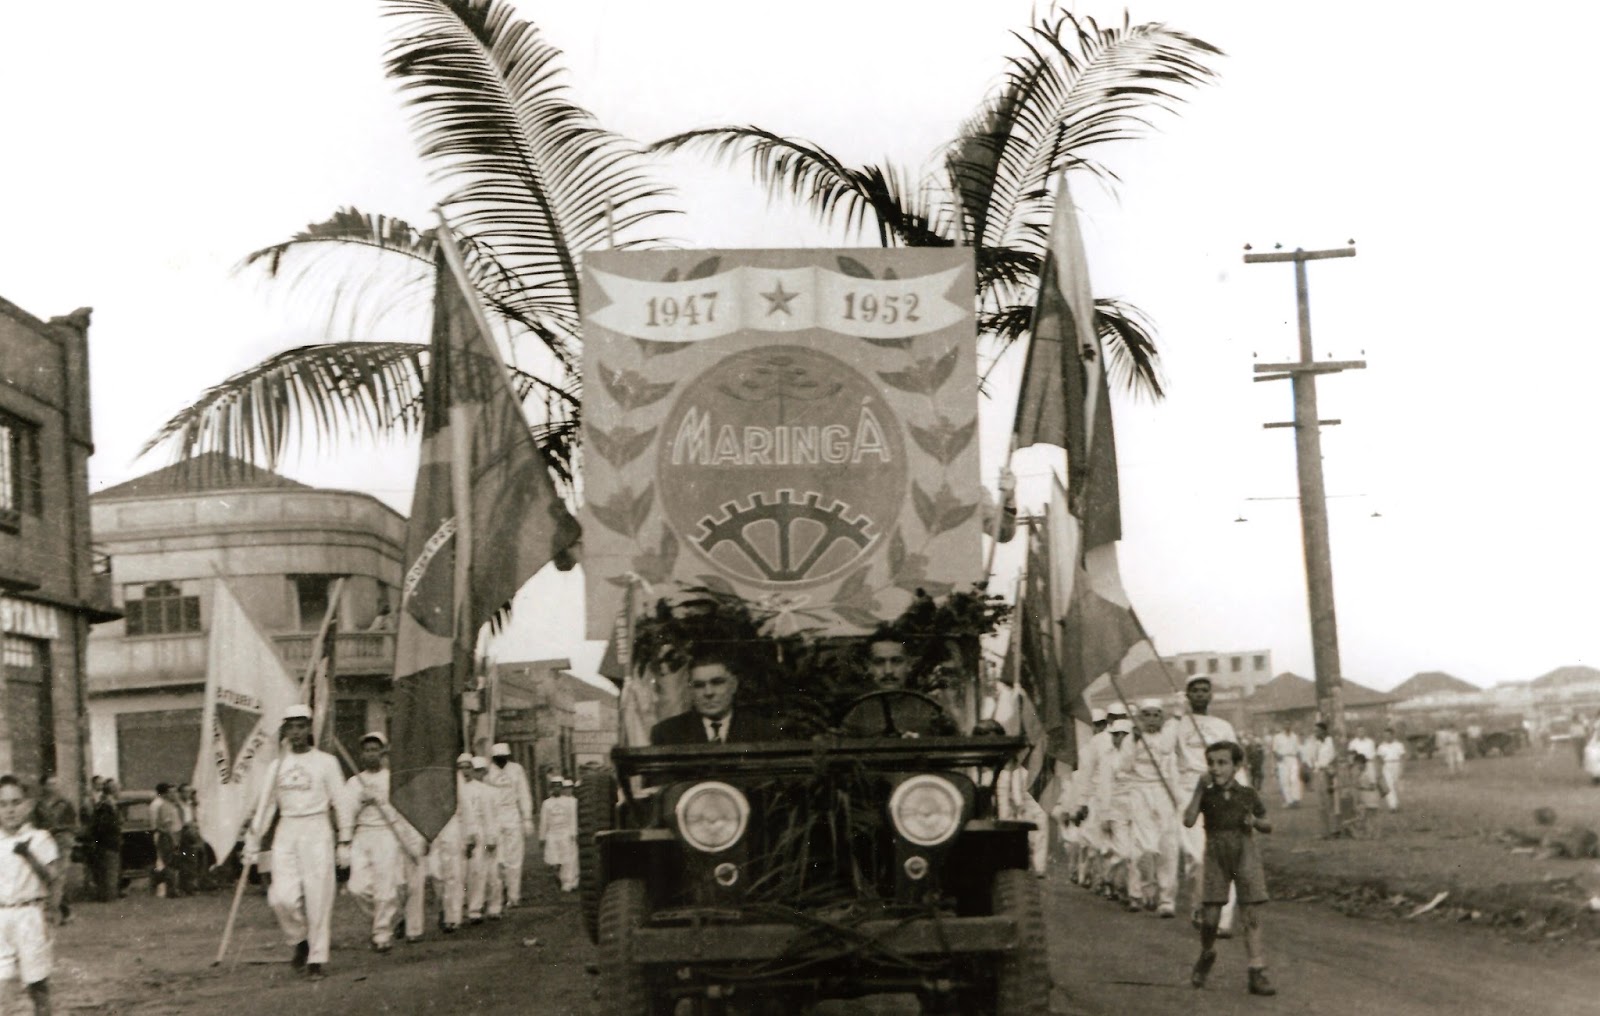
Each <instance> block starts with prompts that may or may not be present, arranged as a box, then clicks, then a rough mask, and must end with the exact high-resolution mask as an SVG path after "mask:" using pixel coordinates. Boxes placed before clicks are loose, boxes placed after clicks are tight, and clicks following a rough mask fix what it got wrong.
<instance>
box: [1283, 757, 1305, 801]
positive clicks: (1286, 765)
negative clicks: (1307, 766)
mask: <svg viewBox="0 0 1600 1016" xmlns="http://www.w3.org/2000/svg"><path fill="white" fill-rule="evenodd" d="M1303 789H1304V788H1303V787H1302V786H1301V785H1300V759H1299V758H1298V757H1297V756H1294V755H1286V756H1283V757H1281V758H1279V759H1278V791H1279V792H1280V793H1281V794H1283V803H1284V804H1285V805H1290V804H1299V803H1300V793H1301V791H1302V790H1303Z"/></svg>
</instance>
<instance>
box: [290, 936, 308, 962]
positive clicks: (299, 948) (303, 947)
mask: <svg viewBox="0 0 1600 1016" xmlns="http://www.w3.org/2000/svg"><path fill="white" fill-rule="evenodd" d="M310 955H311V943H310V942H307V941H305V940H303V939H302V940H301V941H300V942H299V943H298V944H297V945H296V946H295V947H294V955H293V956H291V957H289V964H290V966H292V967H294V968H295V969H296V970H299V969H300V968H301V967H303V966H305V965H306V957H308V956H310Z"/></svg>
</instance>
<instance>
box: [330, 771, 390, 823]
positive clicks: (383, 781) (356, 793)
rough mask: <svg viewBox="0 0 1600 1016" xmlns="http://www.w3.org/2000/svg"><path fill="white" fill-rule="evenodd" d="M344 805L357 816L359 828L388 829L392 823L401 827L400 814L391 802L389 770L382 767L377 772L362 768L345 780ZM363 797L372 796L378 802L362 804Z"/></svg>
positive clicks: (356, 820) (356, 821)
mask: <svg viewBox="0 0 1600 1016" xmlns="http://www.w3.org/2000/svg"><path fill="white" fill-rule="evenodd" d="M344 796H345V804H344V806H345V807H346V808H348V809H350V814H351V815H352V816H354V818H355V827H356V828H357V829H388V828H390V826H391V825H392V826H393V827H394V828H396V829H398V828H399V827H400V816H399V815H398V814H396V812H395V810H394V807H393V806H392V805H391V804H390V803H389V770H387V769H380V770H378V771H377V772H375V773H369V772H367V771H366V770H362V771H361V772H359V773H356V774H355V775H354V776H352V777H350V778H349V779H348V780H346V781H345V784H344ZM363 797H370V798H372V799H373V800H375V801H376V802H377V803H376V804H362V803H361V799H362V798H363Z"/></svg>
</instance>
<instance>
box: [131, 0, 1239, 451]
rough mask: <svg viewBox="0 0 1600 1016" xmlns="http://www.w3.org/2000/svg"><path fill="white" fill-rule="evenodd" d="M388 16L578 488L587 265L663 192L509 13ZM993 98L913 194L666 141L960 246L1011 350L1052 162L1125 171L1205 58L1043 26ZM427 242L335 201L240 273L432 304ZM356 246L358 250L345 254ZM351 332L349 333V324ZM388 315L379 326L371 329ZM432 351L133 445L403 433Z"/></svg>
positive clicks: (250, 387) (1143, 377) (623, 244)
mask: <svg viewBox="0 0 1600 1016" xmlns="http://www.w3.org/2000/svg"><path fill="white" fill-rule="evenodd" d="M382 2H383V6H384V8H385V13H386V14H388V15H391V16H395V17H397V18H398V19H399V25H400V27H399V28H398V30H397V32H396V35H395V41H394V43H393V45H392V46H391V47H390V50H389V52H388V54H387V58H386V68H387V72H388V74H389V75H390V76H391V77H393V78H395V79H396V80H397V81H398V82H399V88H400V91H401V92H402V94H403V95H405V97H406V102H407V104H408V105H409V106H410V107H411V108H412V109H413V110H414V114H415V115H414V117H413V121H412V125H413V129H414V130H415V132H416V137H417V141H418V144H419V148H420V150H421V155H422V157H423V160H424V161H425V162H426V163H427V164H428V165H429V167H430V168H431V169H432V171H433V175H434V177H435V178H436V179H437V180H439V181H441V182H442V183H445V184H447V185H448V186H449V188H450V190H449V192H448V196H447V197H446V198H445V199H444V200H443V201H442V202H441V205H440V207H441V209H442V210H443V211H444V212H445V214H446V215H447V216H448V217H449V219H450V220H451V223H452V227H453V231H454V232H455V233H456V236H457V239H458V241H460V242H461V243H462V244H463V246H464V248H465V250H464V252H463V253H464V256H465V260H466V262H467V265H468V271H469V273H470V275H471V276H472V279H473V282H474V284H475V286H476V288H477V289H478V295H479V299H480V301H481V302H482V303H483V304H484V306H485V307H486V309H487V310H488V311H489V313H490V316H491V318H492V319H494V320H495V321H497V322H498V323H499V324H500V325H501V326H502V327H504V328H505V329H506V330H507V332H508V333H509V335H510V336H511V341H512V343H513V348H516V345H515V343H516V341H517V340H518V339H521V338H523V337H526V336H532V337H533V338H534V339H535V340H536V341H537V343H538V346H539V349H540V350H541V351H542V353H543V356H541V357H540V358H539V359H540V365H539V366H538V368H537V369H534V370H527V371H521V370H516V371H514V375H515V377H516V379H517V382H518V385H519V387H520V389H521V392H522V394H523V396H524V398H525V399H526V400H533V401H535V405H534V407H533V413H532V416H533V418H534V422H533V426H534V431H535V434H536V436H537V437H538V439H539V441H540V443H541V444H542V445H543V446H544V447H545V449H546V451H547V452H548V453H549V455H550V459H551V461H552V463H553V465H554V466H555V468H556V470H557V471H558V473H560V474H561V475H562V478H563V479H566V480H568V481H570V480H571V478H572V469H573V455H572V452H573V439H574V437H575V436H576V430H577V422H578V414H579V408H580V403H581V396H582V376H581V371H580V369H579V363H578V358H577V355H576V348H575V347H576V344H577V341H578V335H579V320H578V319H579V315H578V269H577V253H578V252H579V251H582V250H584V249H586V248H588V247H592V246H597V245H598V244H599V243H601V242H602V241H605V242H606V243H607V244H608V245H609V246H612V247H616V248H624V249H625V248H631V247H648V246H652V245H655V244H657V243H659V240H657V239H655V238H652V237H650V236H649V235H648V234H647V233H646V232H645V229H646V227H649V226H650V225H651V221H652V220H653V219H654V218H655V217H656V216H658V215H661V214H663V213H665V212H666V211H667V209H666V208H665V207H664V202H665V200H666V199H668V198H669V197H670V192H669V191H668V190H667V189H665V188H664V187H661V186H659V185H657V184H656V183H655V182H653V180H652V179H651V177H650V175H649V169H650V163H649V161H648V158H649V156H648V154H647V153H646V152H645V151H643V150H641V149H640V148H639V147H638V146H635V145H633V144H632V143H630V142H628V141H627V140H625V139H623V138H621V137H619V136H617V135H615V134H612V133H610V132H608V131H606V130H604V129H603V128H601V127H600V126H599V125H598V124H597V123H596V121H595V119H594V118H593V116H592V115H590V114H589V113H588V112H587V111H586V110H584V109H583V108H582V107H580V106H577V105H576V104H574V103H573V102H571V101H570V99H569V98H568V96H567V93H566V88H565V85H564V84H563V83H562V82H561V80H560V78H559V74H560V68H559V66H558V62H559V58H560V52H559V51H558V50H557V49H556V48H555V47H553V46H551V45H550V44H549V43H548V42H546V41H545V40H544V39H543V37H542V36H541V35H540V33H539V31H538V29H537V28H536V27H535V26H534V25H532V24H530V23H529V22H526V21H523V20H521V19H519V18H517V17H516V16H515V13H514V11H513V10H512V8H511V6H510V5H509V3H508V2H507V0H382ZM1018 38H1019V40H1020V41H1021V42H1022V44H1023V52H1022V53H1021V54H1020V55H1019V56H1016V57H1014V58H1012V60H1011V69H1010V72H1009V74H1008V77H1007V81H1006V84H1005V85H1004V87H1003V88H1001V89H1000V91H999V92H998V94H997V95H996V96H995V97H994V98H992V99H991V100H990V101H989V102H987V103H985V105H984V106H983V108H981V109H980V110H979V111H978V113H977V114H975V115H974V116H973V117H972V118H971V119H970V120H969V121H968V122H967V123H966V124H965V125H964V126H963V128H962V130H961V132H960V136H959V138H958V140H957V141H956V142H955V143H954V144H953V145H952V146H951V147H950V148H949V150H948V151H947V152H946V153H945V158H944V160H943V170H944V173H943V177H942V178H941V179H939V180H937V181H922V182H913V178H912V176H911V175H910V174H908V173H906V172H904V171H902V170H900V169H897V168H895V167H892V166H884V167H880V166H868V167H865V168H863V169H851V168H848V167H846V166H844V165H843V164H842V163H840V162H839V160H837V159H836V158H834V157H833V156H831V155H829V154H828V153H827V152H826V151H824V150H822V149H820V148H817V147H815V146H812V145H808V144H805V143H803V142H798V141H794V140H791V139H787V138H783V137H780V136H778V135H775V134H772V133H770V132H767V131H763V130H761V129H759V128H755V127H731V128H720V129H714V130H704V131H692V132H689V133H687V134H681V135H678V136H677V137H674V138H669V139H666V140H665V141H662V142H660V143H658V145H657V146H656V147H657V148H658V149H659V150H663V151H665V150H671V149H674V148H684V147H691V146H695V145H701V146H709V147H710V148H711V149H712V150H713V151H715V152H717V153H718V154H721V155H723V156H727V157H733V156H736V155H740V154H743V153H748V154H749V155H750V157H752V158H753V159H754V160H755V163H756V166H757V169H758V171H759V172H760V173H761V175H762V176H763V178H764V179H765V180H766V182H767V184H768V186H769V187H770V188H771V189H772V191H773V193H775V194H777V193H781V192H784V191H788V192H789V193H792V194H793V195H795V196H797V197H799V198H801V199H803V200H805V201H807V202H808V203H809V204H810V205H811V206H812V207H813V208H815V209H816V210H817V211H818V213H819V214H820V215H822V217H823V218H824V219H827V220H830V221H832V220H835V219H839V218H842V219H843V221H844V223H845V224H846V225H847V226H854V227H857V228H860V227H862V226H865V225H866V224H867V223H868V222H869V220H870V223H871V224H872V226H873V227H874V228H875V230H876V233H877V238H878V240H879V242H881V243H883V244H885V245H904V246H919V245H921V246H925V245H946V246H948V245H953V244H956V243H961V244H964V245H967V246H971V247H972V248H973V249H974V251H975V254H976V256H977V265H978V292H977V298H978V304H977V306H978V311H979V327H980V329H981V330H982V332H983V333H984V334H986V335H990V336H994V337H996V338H998V339H999V340H1001V341H1010V340H1012V339H1015V338H1016V337H1018V336H1020V335H1022V334H1025V333H1026V332H1027V329H1028V325H1029V321H1030V317H1031V313H1032V302H1033V300H1032V294H1033V288H1034V286H1035V284H1036V280H1037V278H1038V274H1039V270H1040V267H1041V265H1042V261H1043V251H1044V244H1045V241H1046V237H1045V227H1046V225H1047V223H1048V220H1049V200H1050V199H1049V195H1048V193H1047V188H1046V181H1047V180H1048V179H1049V178H1050V176H1051V174H1052V173H1053V172H1054V171H1055V170H1057V169H1060V168H1063V167H1071V168H1075V169H1087V170H1089V171H1091V172H1093V173H1095V174H1098V175H1100V176H1102V177H1106V178H1108V179H1114V174H1112V173H1111V172H1110V170H1109V169H1107V168H1106V167H1105V166H1104V165H1102V164H1100V163H1099V162H1096V161H1094V160H1093V159H1092V158H1091V157H1090V156H1091V154H1092V150H1093V149H1094V148H1095V147H1096V146H1099V145H1103V144H1105V143H1107V142H1110V141H1116V140H1122V139H1127V138H1131V137H1136V136H1138V135H1139V134H1140V133H1141V130H1142V128H1143V127H1145V126H1146V120H1145V119H1144V117H1145V116H1146V115H1148V114H1149V113H1150V112H1152V111H1159V110H1163V109H1170V108H1172V107H1173V106H1174V105H1175V104H1176V103H1177V102H1178V101H1180V98H1179V94H1178V93H1179V92H1180V91H1181V90H1184V89H1187V88H1190V87H1194V86H1197V85H1199V84H1201V83H1204V82H1205V81H1207V80H1209V79H1210V78H1211V77H1212V76H1213V72H1212V71H1210V70H1209V69H1208V68H1207V67H1206V66H1205V64H1204V62H1203V61H1204V60H1205V59H1206V58H1207V57H1209V56H1213V55H1217V54H1218V52H1219V51H1218V50H1216V49H1215V48H1213V47H1211V46H1210V45H1208V44H1206V43H1204V42H1201V41H1200V40H1198V39H1194V38H1192V37H1190V36H1187V35H1183V34H1182V33H1178V32H1175V31H1172V30H1170V29H1168V28H1166V27H1165V26H1162V25H1137V26H1134V25H1128V24H1124V25H1123V26H1122V27H1121V28H1118V29H1100V28H1099V27H1098V26H1096V25H1095V23H1094V22H1093V21H1091V20H1089V19H1087V18H1084V19H1078V18H1074V17H1072V16H1071V15H1056V16H1054V20H1050V18H1049V17H1048V16H1047V17H1043V18H1040V19H1038V20H1036V21H1035V22H1034V23H1033V24H1032V25H1030V27H1029V29H1028V30H1027V32H1026V33H1025V34H1020V35H1019V36H1018ZM434 245H435V238H434V234H433V231H432V230H431V229H425V228H419V227H417V226H414V225H412V224H410V223H407V222H405V221H404V220H402V219H399V218H397V217H394V216H386V215H381V214H369V213H366V212H363V211H361V210H359V209H356V208H353V207H346V208H341V209H338V210H336V211H335V212H334V213H333V214H332V215H331V216H329V217H328V218H326V219H325V220H323V221H321V222H317V223H314V224H312V225H310V226H307V227H306V228H305V229H304V230H302V231H301V232H299V233H297V234H295V235H294V236H293V237H291V238H290V239H288V240H286V241H284V242H282V243H278V244H274V245H272V246H269V247H266V248H263V249H261V250H258V251H256V252H254V253H252V254H250V255H249V256H248V257H247V258H246V259H245V261H244V265H246V266H249V267H252V268H256V269H259V270H262V271H264V272H265V273H266V274H267V275H268V276H269V277H272V278H285V277H286V278H290V279H294V280H299V281H305V280H308V279H309V280H318V281H326V280H327V279H328V278H329V269H330V267H331V268H332V270H333V272H334V273H335V274H337V273H343V276H342V278H341V280H340V282H339V285H338V286H337V288H336V291H335V292H336V295H335V300H336V301H338V302H350V301H355V302H357V303H359V302H360V301H361V300H362V299H363V297H364V296H365V297H371V294H372V290H373V287H374V286H375V285H380V284H382V283H384V282H387V283H388V284H389V285H390V286H392V287H395V288H392V289H385V290H384V292H386V293H389V292H398V293H406V292H409V293H411V294H413V296H415V295H416V294H419V293H420V294H426V295H430V296H431V294H430V293H429V292H428V289H427V287H428V284H429V281H430V280H431V277H432V275H431V267H432V264H433V258H434V252H435V250H434ZM352 252H356V253H368V254H372V255H374V256H373V257H371V258H362V259H359V260H353V259H352V258H351V257H350V255H351V254H352ZM1099 312H1100V313H1099V324H1100V328H1101V330H1102V332H1104V333H1105V334H1107V335H1108V336H1109V337H1110V338H1111V339H1112V340H1113V341H1112V342H1111V343H1110V350H1111V354H1110V355H1111V356H1112V359H1113V367H1114V368H1117V367H1120V368H1121V371H1122V373H1123V375H1124V376H1126V377H1129V378H1132V379H1137V380H1138V381H1139V382H1140V383H1142V384H1144V385H1145V386H1146V387H1147V388H1148V389H1149V390H1151V391H1153V392H1155V393H1157V394H1159V392H1160V376H1159V371H1158V368H1157V365H1156V359H1155V352H1154V343H1153V340H1152V338H1151V329H1150V327H1149V325H1148V324H1147V323H1146V322H1145V321H1144V319H1143V317H1142V315H1140V314H1139V312H1138V311H1137V310H1135V309H1134V308H1132V307H1129V306H1128V305H1126V304H1121V303H1117V302H1115V301H1102V302H1101V305H1100V307H1099ZM349 320H350V321H351V322H352V324H351V325H350V329H351V331H357V330H358V325H357V324H356V323H355V322H357V321H359V320H360V319H359V318H358V317H354V316H352V317H351V318H350V319H349ZM381 323H382V316H381V315H379V316H376V317H374V318H373V319H372V321H371V322H370V326H371V327H374V328H376V327H377V326H378V325H379V324H381ZM426 374H427V347H426V345H425V344H423V343H421V342H416V341H403V340H402V341H395V340H376V339H372V338H369V337H366V336H363V337H362V339H361V340H360V341H331V342H324V343H316V344H311V345H306V346H300V347H297V348H294V349H290V350H287V351H285V352H283V353H279V354H277V355H275V356H272V357H270V358H268V359H267V360H265V361H263V362H261V363H259V364H257V365H255V366H253V367H250V368H248V369H246V370H244V371H241V372H240V373H238V374H235V375H234V376H232V377H230V378H228V379H226V380H225V381H223V382H221V383H219V384H217V385H215V386H213V387H212V388H210V389H208V390H207V391H206V392H204V393H203V394H202V395H201V397H200V398H199V399H198V400H197V401H196V402H194V403H193V404H192V405H190V406H188V407H187V408H185V409H183V410H181V411H180V412H179V413H177V414H176V415H175V416H173V417H172V419H170V420H169V421H168V422H167V423H166V424H165V425H164V426H163V427H162V428H161V429H160V430H159V431H158V432H157V434H156V435H155V436H154V437H153V438H151V440H150V441H149V442H148V443H147V444H146V446H145V448H144V451H149V450H151V449H152V448H154V447H156V446H158V445H161V444H166V443H170V444H171V445H172V446H173V447H174V449H175V451H176V452H177V455H178V456H179V457H180V458H182V457H189V456H193V455H198V454H200V453H202V452H206V451H220V452H223V453H226V454H230V455H235V456H238V457H241V458H245V459H249V460H252V461H257V462H261V463H262V464H264V465H267V466H269V467H272V466H274V465H276V463H277V462H278V460H279V459H280V458H281V457H282V456H283V455H284V454H285V452H287V451H288V450H289V446H290V443H291V441H292V440H294V439H295V438H296V437H297V436H298V437H300V438H304V437H307V436H309V437H313V438H315V439H317V440H322V439H330V438H331V439H336V438H339V437H341V436H343V435H345V434H346V433H348V432H350V431H355V432H358V433H367V434H379V433H383V432H388V431H395V430H398V431H402V432H403V431H407V430H410V429H412V428H413V427H414V426H415V425H416V424H417V422H418V410H419V407H420V402H421V390H422V383H423V380H424V378H425V377H426Z"/></svg>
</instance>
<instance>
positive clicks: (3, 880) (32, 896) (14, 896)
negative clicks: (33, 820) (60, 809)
mask: <svg viewBox="0 0 1600 1016" xmlns="http://www.w3.org/2000/svg"><path fill="white" fill-rule="evenodd" d="M24 841H26V842H27V844H28V850H29V852H30V853H32V854H33V859H34V860H35V861H38V862H39V863H40V864H42V865H45V866H46V867H48V866H49V865H50V862H52V861H54V860H56V859H57V858H59V857H60V856H61V852H60V851H58V850H57V849H56V841H55V839H54V837H52V836H51V835H50V834H49V833H47V832H45V831H44V830H42V829H35V828H34V827H33V826H31V825H27V824H24V825H23V826H22V828H21V829H18V830H17V832H16V834H15V835H13V836H7V835H5V834H4V833H0V905H9V904H16V903H28V902H30V901H33V900H42V899H44V898H46V897H47V896H49V895H50V890H49V887H48V886H46V885H45V884H44V880H43V879H41V878H40V877H39V875H38V873H37V872H35V871H34V870H33V868H32V866H30V865H29V864H28V862H27V861H25V860H23V859H22V858H21V857H20V856H18V854H17V852H16V847H17V844H18V843H22V842H24Z"/></svg>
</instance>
